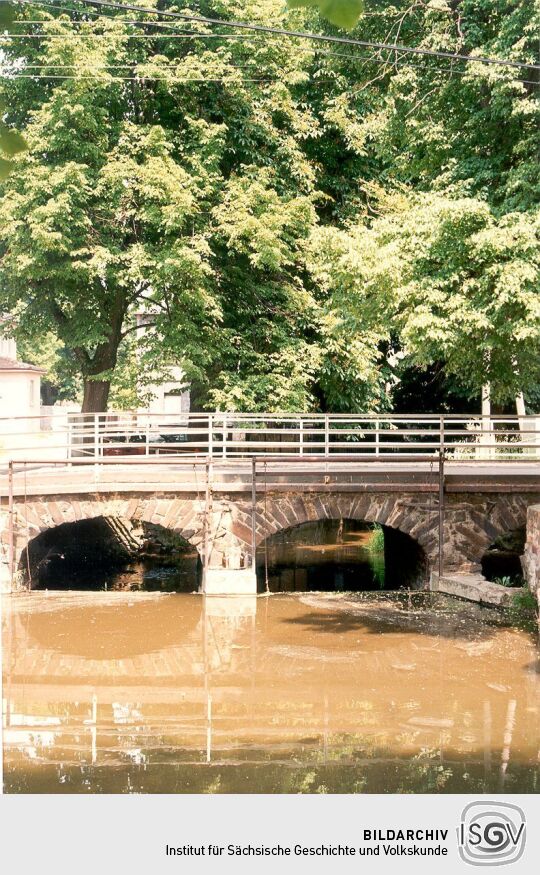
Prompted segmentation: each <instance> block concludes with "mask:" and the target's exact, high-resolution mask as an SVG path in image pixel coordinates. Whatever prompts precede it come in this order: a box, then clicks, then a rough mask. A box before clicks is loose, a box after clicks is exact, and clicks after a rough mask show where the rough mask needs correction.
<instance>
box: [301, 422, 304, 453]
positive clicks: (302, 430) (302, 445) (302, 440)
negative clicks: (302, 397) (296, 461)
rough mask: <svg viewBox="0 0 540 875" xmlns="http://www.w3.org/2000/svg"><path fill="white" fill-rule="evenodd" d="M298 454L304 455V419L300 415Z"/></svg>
mask: <svg viewBox="0 0 540 875" xmlns="http://www.w3.org/2000/svg"><path fill="white" fill-rule="evenodd" d="M300 455H301V456H303V455H304V420H303V419H302V417H300Z"/></svg>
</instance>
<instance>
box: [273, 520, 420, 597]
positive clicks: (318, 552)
mask: <svg viewBox="0 0 540 875" xmlns="http://www.w3.org/2000/svg"><path fill="white" fill-rule="evenodd" d="M256 565H257V589H258V591H259V592H264V591H265V589H266V586H267V583H268V589H269V590H270V592H306V591H320V592H349V591H352V592H361V591H370V590H371V591H376V590H395V589H400V588H401V587H406V588H413V589H419V588H421V587H422V586H423V585H424V583H425V581H426V575H427V561H426V556H425V553H424V550H423V549H422V547H421V546H420V544H419V543H418V542H417V541H415V540H414V539H413V538H411V537H410V536H409V535H407V534H405V533H404V532H401V531H399V530H398V529H392V528H390V527H388V526H381V525H379V524H377V523H368V522H363V521H359V520H351V519H341V520H337V519H335V520H317V521H316V522H307V523H301V524H299V525H297V526H293V527H291V528H288V529H283V530H281V531H279V532H276V533H275V534H274V535H270V536H269V537H268V538H267V539H266V541H263V542H262V543H261V544H260V545H259V547H258V548H257V557H256Z"/></svg>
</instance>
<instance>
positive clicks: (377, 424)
mask: <svg viewBox="0 0 540 875" xmlns="http://www.w3.org/2000/svg"><path fill="white" fill-rule="evenodd" d="M380 444H381V433H380V420H379V419H378V418H377V419H376V420H375V458H376V459H378V458H379V454H380V451H381V446H380Z"/></svg>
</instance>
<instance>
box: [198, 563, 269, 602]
mask: <svg viewBox="0 0 540 875" xmlns="http://www.w3.org/2000/svg"><path fill="white" fill-rule="evenodd" d="M203 593H204V594H205V595H256V593H257V574H256V572H255V569H254V568H207V569H206V572H205V574H204V578H203Z"/></svg>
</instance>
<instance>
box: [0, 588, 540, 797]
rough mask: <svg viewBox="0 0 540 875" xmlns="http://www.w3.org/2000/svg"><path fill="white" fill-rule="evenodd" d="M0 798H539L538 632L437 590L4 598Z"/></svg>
mask: <svg viewBox="0 0 540 875" xmlns="http://www.w3.org/2000/svg"><path fill="white" fill-rule="evenodd" d="M3 634H4V639H3V641H4V669H5V677H4V696H5V713H4V727H5V730H4V775H5V789H6V791H7V792H11V793H16V792H474V793H482V792H500V791H502V790H504V791H508V792H537V790H538V779H539V771H540V766H539V746H540V699H539V674H538V660H537V651H536V641H535V637H534V635H533V634H532V633H531V632H528V631H526V630H517V629H514V628H511V627H510V626H509V625H508V624H507V623H506V621H505V619H504V617H502V616H501V615H499V614H497V613H495V612H492V611H489V610H487V609H481V608H479V607H477V606H473V605H467V604H465V603H458V602H452V601H451V600H448V599H445V598H444V597H442V596H429V595H426V594H422V593H409V594H407V595H403V596H398V595H392V596H390V595H376V594H371V593H370V594H364V595H357V596H350V595H347V596H346V595H335V594H332V595H323V594H319V595H304V596H285V595H281V596H271V597H269V598H256V597H246V598H229V599H227V598H217V597H214V598H207V599H204V598H202V597H199V596H191V595H172V594H171V595H162V594H161V595H160V594H152V593H146V594H145V593H137V594H134V595H130V594H128V593H122V592H118V593H93V594H91V595H87V594H81V593H33V594H29V595H24V596H14V597H11V598H6V599H5V617H4V632H3Z"/></svg>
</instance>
